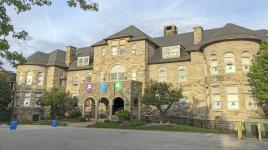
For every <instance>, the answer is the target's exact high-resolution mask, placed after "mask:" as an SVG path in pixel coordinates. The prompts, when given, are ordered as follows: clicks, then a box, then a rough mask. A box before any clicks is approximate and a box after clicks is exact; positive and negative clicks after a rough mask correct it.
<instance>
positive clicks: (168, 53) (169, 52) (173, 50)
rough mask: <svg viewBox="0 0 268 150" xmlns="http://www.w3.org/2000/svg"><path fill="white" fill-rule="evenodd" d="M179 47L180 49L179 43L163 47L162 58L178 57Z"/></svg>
mask: <svg viewBox="0 0 268 150" xmlns="http://www.w3.org/2000/svg"><path fill="white" fill-rule="evenodd" d="M180 49H181V48H180V45H176V46H168V47H163V48H162V58H163V59H169V58H178V57H180ZM174 54H175V55H174Z"/></svg>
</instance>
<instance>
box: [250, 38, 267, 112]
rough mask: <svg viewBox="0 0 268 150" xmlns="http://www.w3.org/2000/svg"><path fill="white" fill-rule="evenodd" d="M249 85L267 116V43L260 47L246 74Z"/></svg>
mask: <svg viewBox="0 0 268 150" xmlns="http://www.w3.org/2000/svg"><path fill="white" fill-rule="evenodd" d="M248 77H249V78H250V80H249V81H250V84H251V85H252V86H253V89H254V95H255V97H256V98H257V100H258V101H259V103H260V105H261V106H263V108H264V111H265V113H266V114H268V41H264V42H262V43H261V45H260V50H259V52H258V55H257V56H256V57H255V58H254V60H253V64H252V66H251V67H250V71H249V73H248Z"/></svg>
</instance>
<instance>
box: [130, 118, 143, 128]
mask: <svg viewBox="0 0 268 150" xmlns="http://www.w3.org/2000/svg"><path fill="white" fill-rule="evenodd" d="M143 125H145V122H144V121H142V120H138V119H133V120H130V121H129V122H128V127H138V126H143Z"/></svg>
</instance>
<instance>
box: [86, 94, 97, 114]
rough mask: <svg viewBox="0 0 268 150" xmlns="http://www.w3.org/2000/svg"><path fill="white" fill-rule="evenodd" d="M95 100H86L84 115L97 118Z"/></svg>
mask: <svg viewBox="0 0 268 150" xmlns="http://www.w3.org/2000/svg"><path fill="white" fill-rule="evenodd" d="M95 107H96V105H95V100H94V99H93V98H88V99H86V100H85V101H84V116H85V117H88V118H95Z"/></svg>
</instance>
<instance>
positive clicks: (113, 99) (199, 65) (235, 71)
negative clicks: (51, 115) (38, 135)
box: [16, 23, 268, 121]
mask: <svg viewBox="0 0 268 150" xmlns="http://www.w3.org/2000/svg"><path fill="white" fill-rule="evenodd" d="M263 40H268V30H265V29H262V30H251V29H247V28H244V27H241V26H238V25H235V24H230V23H228V24H226V25H225V26H223V27H221V28H215V29H208V30H204V29H203V28H202V27H194V28H193V32H188V33H178V31H177V27H176V26H175V25H172V26H166V27H164V36H161V37H155V38H153V37H150V36H149V35H147V34H146V33H144V32H142V31H141V30H140V29H138V28H136V27H135V26H133V25H131V26H129V27H127V28H125V29H123V30H121V31H119V32H117V33H115V34H113V35H111V36H109V37H106V38H104V39H103V40H101V41H99V42H97V43H95V44H93V45H91V46H89V47H84V48H76V47H73V46H67V47H66V51H62V50H55V51H52V52H51V53H42V52H36V53H34V54H32V55H31V56H30V57H29V58H28V63H27V64H25V65H20V66H18V67H17V89H16V92H17V100H16V104H17V106H18V109H19V110H21V111H19V112H21V116H23V117H21V118H24V119H26V118H28V119H29V118H32V115H39V114H40V112H39V111H40V110H41V109H43V108H40V107H38V106H36V105H35V100H36V99H37V98H38V97H40V96H41V94H42V93H43V92H44V91H46V90H49V89H51V88H52V87H58V88H63V89H65V90H66V92H70V93H71V94H72V96H73V97H77V98H78V100H79V101H78V103H79V104H78V106H79V108H80V109H81V111H82V113H83V115H85V116H89V117H92V118H106V119H113V118H114V113H115V112H116V111H117V110H119V109H126V110H128V111H130V112H131V113H132V114H133V115H134V116H136V117H138V118H139V117H140V116H141V115H142V112H141V110H142V104H141V103H140V95H141V93H142V90H143V88H144V85H145V82H146V81H149V80H151V79H152V80H158V81H160V82H167V83H172V84H173V85H174V86H176V87H178V88H179V87H182V88H183V91H184V92H183V93H184V96H185V98H183V99H181V100H180V101H179V102H178V103H176V104H174V106H173V107H172V109H171V111H170V113H173V114H178V115H183V116H189V117H193V118H201V119H221V120H227V121H237V120H241V121H242V120H244V119H247V118H261V117H263V112H262V110H261V108H260V107H259V106H258V105H257V103H256V100H255V99H254V97H253V96H252V90H251V87H250V85H249V83H248V78H247V72H248V71H249V67H250V65H251V60H252V58H253V57H254V55H256V53H257V52H258V49H259V45H260V42H261V41H263ZM26 110H27V115H25V113H24V114H23V112H24V111H26Z"/></svg>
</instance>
